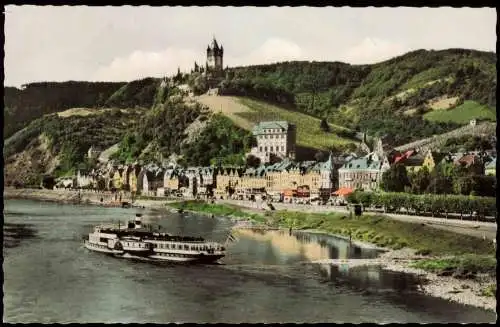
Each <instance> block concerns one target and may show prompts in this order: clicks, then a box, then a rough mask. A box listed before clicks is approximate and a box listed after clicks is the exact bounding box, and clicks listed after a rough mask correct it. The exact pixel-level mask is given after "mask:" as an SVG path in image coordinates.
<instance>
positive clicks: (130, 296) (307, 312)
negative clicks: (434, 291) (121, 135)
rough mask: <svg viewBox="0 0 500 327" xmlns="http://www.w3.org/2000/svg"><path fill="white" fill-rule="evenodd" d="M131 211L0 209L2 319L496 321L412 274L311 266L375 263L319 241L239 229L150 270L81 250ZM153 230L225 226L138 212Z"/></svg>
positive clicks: (336, 242) (354, 250) (193, 231)
mask: <svg viewBox="0 0 500 327" xmlns="http://www.w3.org/2000/svg"><path fill="white" fill-rule="evenodd" d="M136 211H137V210H135V209H121V208H102V207H97V206H85V205H80V206H74V205H63V204H55V203H48V202H36V201H28V200H6V201H5V202H4V252H3V255H4V266H3V269H4V318H3V320H4V322H9V323H17V322H41V323H67V322H82V323H92V322H105V323H113V322H117V323H132V322H135V323H168V322H194V323H204V322H205V323H215V322H222V323H240V322H249V323H256V322H264V323H274V322H334V323H341V322H349V323H361V322H375V323H390V322H401V323H405V322H419V323H432V322H438V323H446V322H459V323H460V322H462V323H469V322H494V321H495V319H496V315H495V313H492V312H488V311H485V310H482V309H478V308H474V307H467V306H464V305H460V304H456V303H451V302H448V301H445V300H442V299H438V298H432V297H429V296H425V295H422V294H420V293H418V291H417V290H416V281H415V279H414V277H413V276H411V275H404V274H401V273H392V272H387V271H382V270H380V269H379V268H376V267H356V268H350V269H349V270H347V269H346V268H343V267H340V268H337V267H331V266H328V265H319V264H311V263H310V262H311V261H315V260H320V259H326V258H373V257H375V256H376V255H377V251H376V250H374V249H362V248H359V247H351V246H349V244H348V243H347V242H346V241H343V240H341V239H337V238H334V237H329V236H326V235H316V234H314V235H311V234H305V233H299V232H297V233H294V235H292V236H290V235H288V232H285V233H283V232H279V231H273V232H256V231H248V230H247V231H242V232H238V233H237V234H236V236H237V239H236V241H235V242H233V243H230V244H229V245H228V254H227V256H226V257H225V258H224V259H223V260H221V264H220V265H205V266H201V265H200V266H181V265H165V264H162V265H159V264H152V263H147V262H136V261H131V260H127V259H117V258H112V257H108V256H104V255H101V254H99V253H95V252H90V251H88V250H86V249H84V248H83V247H82V244H81V241H82V237H83V236H85V235H86V233H88V232H90V231H91V230H92V226H93V225H95V224H98V223H105V222H111V221H114V222H117V220H118V219H119V220H120V221H121V222H125V221H126V220H128V219H131V218H132V217H133V216H134V214H135V213H136ZM142 213H143V214H144V221H145V223H149V224H154V225H159V226H161V230H162V231H167V232H170V233H180V234H184V235H193V236H202V237H205V238H209V239H213V240H218V241H224V239H225V238H226V236H227V233H228V231H229V229H230V228H231V226H232V222H231V221H230V220H229V219H227V218H223V217H220V218H219V217H217V218H215V219H212V218H208V217H206V216H199V215H192V214H177V213H171V212H167V211H158V210H151V209H143V211H142Z"/></svg>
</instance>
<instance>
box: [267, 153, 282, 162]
mask: <svg viewBox="0 0 500 327" xmlns="http://www.w3.org/2000/svg"><path fill="white" fill-rule="evenodd" d="M278 162H281V158H280V157H278V156H277V155H275V154H274V153H271V155H270V156H269V163H270V164H271V165H274V164H275V163H278Z"/></svg>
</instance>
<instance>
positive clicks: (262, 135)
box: [250, 121, 297, 163]
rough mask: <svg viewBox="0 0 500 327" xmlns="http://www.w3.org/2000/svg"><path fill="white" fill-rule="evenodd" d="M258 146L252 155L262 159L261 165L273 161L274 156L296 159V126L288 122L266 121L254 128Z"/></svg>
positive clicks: (253, 149)
mask: <svg viewBox="0 0 500 327" xmlns="http://www.w3.org/2000/svg"><path fill="white" fill-rule="evenodd" d="M252 133H253V135H254V137H255V138H256V140H257V146H256V147H254V148H252V150H251V152H250V154H252V155H254V156H256V157H257V158H259V159H260V161H261V163H268V162H270V161H271V157H272V156H273V155H275V156H277V157H278V158H290V159H294V158H295V146H296V137H297V135H296V133H297V131H296V126H295V125H294V124H290V123H288V122H286V121H266V122H260V123H258V124H257V125H255V126H254V128H253V131H252Z"/></svg>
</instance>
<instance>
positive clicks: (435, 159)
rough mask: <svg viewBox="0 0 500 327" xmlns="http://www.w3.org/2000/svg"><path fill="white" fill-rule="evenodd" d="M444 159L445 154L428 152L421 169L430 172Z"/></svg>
mask: <svg viewBox="0 0 500 327" xmlns="http://www.w3.org/2000/svg"><path fill="white" fill-rule="evenodd" d="M445 157H446V154H445V153H440V152H436V151H432V150H428V151H427V153H426V154H425V156H424V161H423V163H422V167H426V168H427V170H428V171H430V172H431V171H433V170H434V168H436V166H437V165H438V164H439V163H440V162H441V161H442V160H443V159H445Z"/></svg>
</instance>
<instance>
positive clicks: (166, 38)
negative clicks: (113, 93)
mask: <svg viewBox="0 0 500 327" xmlns="http://www.w3.org/2000/svg"><path fill="white" fill-rule="evenodd" d="M495 29H496V12H495V9H494V8H450V7H442V8H405V7H399V8H349V7H338V8H335V7H326V8H325V7H323V8H313V7H268V8H266V7H260V8H259V7H148V6H140V7H132V6H122V7H110V6H108V7H85V6H71V7H70V6H63V7H54V6H12V5H10V6H6V7H5V46H4V49H5V59H4V60H5V61H4V67H5V68H4V70H5V71H4V72H5V81H4V85H7V86H21V85H22V84H26V83H31V82H38V81H67V80H85V81H131V80H135V79H140V78H144V77H163V76H167V75H171V74H173V73H175V72H176V71H177V67H180V69H181V71H184V72H188V71H190V70H191V68H192V67H193V66H194V61H197V62H198V63H202V64H204V63H205V59H206V58H205V57H206V48H207V46H208V43H210V42H211V40H212V39H213V37H214V36H215V38H216V39H217V41H218V42H219V44H222V45H223V46H224V66H229V67H234V66H242V65H252V64H266V63H273V62H280V61H291V60H309V61H313V60H315V61H343V62H347V63H350V64H370V63H375V62H380V61H383V60H386V59H389V58H392V57H394V56H398V55H401V54H404V53H406V52H408V51H412V50H417V49H429V50H430V49H434V50H440V49H448V48H467V49H476V50H483V51H495V49H496V31H495Z"/></svg>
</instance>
